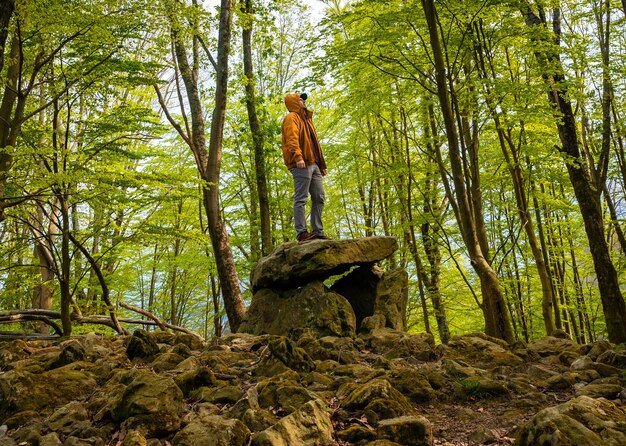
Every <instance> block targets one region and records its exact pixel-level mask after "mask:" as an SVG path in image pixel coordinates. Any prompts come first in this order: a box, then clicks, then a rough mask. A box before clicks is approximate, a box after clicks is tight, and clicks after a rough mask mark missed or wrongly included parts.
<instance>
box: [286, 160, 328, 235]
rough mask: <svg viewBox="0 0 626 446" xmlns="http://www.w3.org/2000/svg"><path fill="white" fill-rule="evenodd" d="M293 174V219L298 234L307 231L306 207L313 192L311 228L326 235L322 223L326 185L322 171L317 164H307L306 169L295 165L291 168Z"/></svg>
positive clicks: (319, 233) (314, 231) (316, 232)
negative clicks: (323, 181)
mask: <svg viewBox="0 0 626 446" xmlns="http://www.w3.org/2000/svg"><path fill="white" fill-rule="evenodd" d="M289 170H290V172H291V174H292V175H293V190H294V192H293V219H294V224H295V227H296V234H300V233H301V232H305V231H306V230H307V228H306V214H305V211H304V207H305V205H306V201H307V199H308V198H309V194H311V202H312V206H311V230H312V232H313V233H315V234H318V235H324V225H323V224H322V210H323V209H324V185H323V183H322V178H323V177H322V172H320V169H319V167H318V166H317V164H314V165H312V166H307V167H306V169H298V168H297V167H293V168H291V169H289Z"/></svg>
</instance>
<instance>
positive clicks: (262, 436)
mask: <svg viewBox="0 0 626 446" xmlns="http://www.w3.org/2000/svg"><path fill="white" fill-rule="evenodd" d="M333 443H334V442H333V423H332V421H331V419H330V415H329V413H328V409H327V408H326V406H325V405H324V403H322V402H321V401H320V400H317V399H316V400H313V401H309V402H307V403H306V404H304V405H303V406H302V407H300V409H298V410H297V411H296V412H294V413H292V414H290V415H288V416H286V417H284V418H282V419H281V420H280V421H279V422H278V423H276V424H275V425H273V426H272V427H270V428H268V429H265V430H264V431H262V432H259V433H258V434H256V435H255V436H254V437H253V438H252V445H253V446H290V445H296V444H297V445H300V446H318V445H320V446H321V445H331V444H333Z"/></svg>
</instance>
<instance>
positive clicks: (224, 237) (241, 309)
mask: <svg viewBox="0 0 626 446" xmlns="http://www.w3.org/2000/svg"><path fill="white" fill-rule="evenodd" d="M231 25H232V1H231V0H222V2H221V10H220V27H219V33H218V50H217V73H216V74H217V76H216V77H217V78H216V81H215V85H216V90H215V109H214V110H213V117H212V120H211V137H210V139H209V154H208V163H207V169H206V171H205V176H204V179H205V180H206V182H207V183H206V184H207V187H206V188H205V189H204V199H205V207H206V210H207V225H208V228H209V234H210V236H211V243H212V245H213V253H214V254H215V260H216V264H217V272H218V276H219V279H220V287H221V289H222V293H223V296H224V307H225V308H226V314H227V315H228V322H229V324H230V329H231V331H233V332H236V331H237V329H238V328H239V325H240V324H241V321H242V320H243V317H244V315H245V314H246V307H245V304H244V302H243V296H242V295H241V290H240V288H239V277H238V276H237V270H236V269H235V261H234V258H233V254H232V251H231V248H230V241H229V238H228V233H227V232H226V228H225V226H224V222H223V221H222V218H221V213H220V205H219V186H218V185H219V180H220V167H221V162H222V141H223V133H224V119H225V115H226V101H227V91H228V54H229V52H230V34H231Z"/></svg>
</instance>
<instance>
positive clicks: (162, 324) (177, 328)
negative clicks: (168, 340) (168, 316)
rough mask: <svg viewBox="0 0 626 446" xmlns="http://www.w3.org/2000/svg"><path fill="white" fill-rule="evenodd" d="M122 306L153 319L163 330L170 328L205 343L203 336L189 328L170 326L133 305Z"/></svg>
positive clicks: (122, 304)
mask: <svg viewBox="0 0 626 446" xmlns="http://www.w3.org/2000/svg"><path fill="white" fill-rule="evenodd" d="M120 306H121V307H122V308H126V309H127V310H131V311H135V312H136V313H139V314H141V315H143V316H146V317H148V318H150V319H152V321H154V323H155V324H156V325H158V326H159V328H161V330H164V329H165V328H169V329H170V330H175V331H181V332H183V333H187V334H190V335H192V336H194V337H196V338H198V339H199V340H201V341H202V342H204V338H203V337H202V336H200V335H199V334H198V333H194V332H193V331H191V330H189V329H188V328H185V327H180V326H178V325H172V324H168V323H167V322H163V321H162V320H160V319H159V318H157V317H156V316H155V315H154V314H152V313H150V312H149V311H146V310H143V309H141V308H137V307H133V306H132V305H128V304H124V303H121V304H120ZM144 322H146V321H144Z"/></svg>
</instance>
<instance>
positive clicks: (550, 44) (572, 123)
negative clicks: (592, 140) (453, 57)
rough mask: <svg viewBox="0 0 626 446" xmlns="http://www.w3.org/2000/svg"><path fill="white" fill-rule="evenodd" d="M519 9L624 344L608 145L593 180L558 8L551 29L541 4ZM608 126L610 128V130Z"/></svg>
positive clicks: (611, 326)
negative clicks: (608, 192)
mask: <svg viewBox="0 0 626 446" xmlns="http://www.w3.org/2000/svg"><path fill="white" fill-rule="evenodd" d="M521 12H522V14H523V16H524V18H525V20H526V24H527V25H528V27H529V28H530V29H531V30H532V31H533V33H534V34H533V38H534V39H535V41H536V42H537V43H538V44H537V45H536V46H535V48H536V50H535V56H536V57H537V60H538V62H539V65H540V69H541V75H542V77H543V79H544V81H545V84H546V87H547V94H548V99H549V101H550V103H551V104H552V105H553V107H554V113H555V115H557V116H558V119H557V129H558V132H559V139H560V141H561V145H560V147H558V150H559V151H560V152H561V153H562V154H563V155H564V156H565V157H566V159H565V164H566V168H567V172H568V175H569V178H570V181H571V183H572V187H573V189H574V193H575V194H576V200H577V202H578V206H579V207H580V212H581V215H582V218H583V222H584V225H585V231H586V233H587V238H588V240H589V247H590V249H591V254H592V256H593V262H594V266H595V271H596V276H597V279H598V287H599V289H600V297H601V299H602V309H603V311H604V317H605V319H606V324H607V331H608V334H609V339H610V340H611V342H615V343H621V342H626V304H625V303H624V298H623V296H622V293H621V291H620V286H619V280H618V276H617V271H616V270H615V266H614V265H613V262H612V260H611V255H610V252H609V246H608V243H607V241H606V238H605V230H604V219H603V211H602V205H601V194H602V191H603V190H604V188H603V187H602V185H603V184H604V181H605V180H604V178H605V175H606V172H607V163H608V156H609V153H608V149H609V147H610V146H609V145H608V144H606V143H605V144H603V150H602V152H601V154H600V157H599V161H598V166H597V167H595V169H596V170H597V172H598V175H597V176H596V181H595V182H594V181H593V179H592V177H591V176H590V174H589V171H588V164H587V160H585V158H584V156H583V155H582V153H581V150H580V145H579V142H578V130H577V125H576V120H575V117H574V108H573V107H572V103H571V100H570V98H569V96H568V88H567V86H568V82H567V79H566V76H565V71H564V69H563V66H562V64H561V60H560V55H559V42H560V33H561V25H560V23H561V20H560V14H561V12H560V9H559V7H558V6H557V7H556V8H555V9H554V10H553V23H552V29H553V32H552V33H550V32H549V30H548V28H547V24H548V23H547V19H546V14H545V12H544V10H543V7H542V6H541V5H539V6H538V7H537V8H536V9H533V8H532V7H531V5H530V3H529V2H522V5H521ZM540 44H541V45H540ZM605 77H606V74H605ZM605 82H606V81H605ZM605 88H606V87H605ZM605 94H606V93H605ZM604 117H605V118H604V122H603V125H604V126H605V128H606V126H608V125H610V118H609V117H607V115H606V114H605V115H604ZM606 130H607V131H609V132H610V128H609V129H606Z"/></svg>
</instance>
